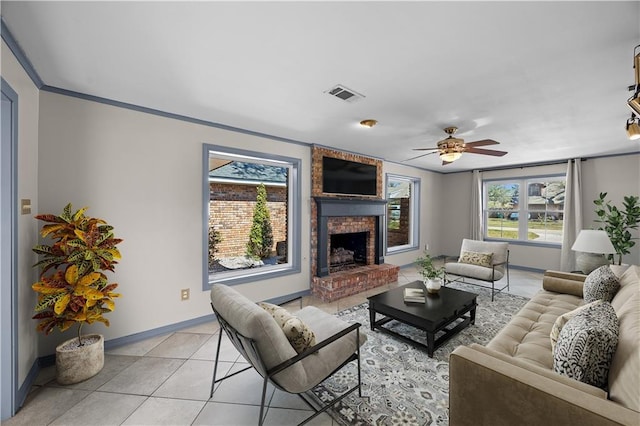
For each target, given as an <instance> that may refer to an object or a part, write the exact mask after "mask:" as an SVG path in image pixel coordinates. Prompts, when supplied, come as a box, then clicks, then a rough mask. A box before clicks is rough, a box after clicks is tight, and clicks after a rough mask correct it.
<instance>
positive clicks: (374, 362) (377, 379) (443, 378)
mask: <svg viewBox="0 0 640 426" xmlns="http://www.w3.org/2000/svg"><path fill="white" fill-rule="evenodd" d="M450 286H451V287H454V288H459V289H461V290H466V291H470V292H473V293H476V294H478V298H477V302H478V307H477V309H476V321H475V324H474V325H470V326H469V327H467V328H466V329H464V330H462V331H461V332H460V333H458V334H457V335H455V336H454V337H452V338H451V339H450V340H449V341H448V342H447V343H445V344H444V345H443V346H441V347H440V348H438V349H437V350H436V351H435V353H434V355H433V358H429V357H428V356H427V352H426V350H423V349H419V348H417V347H415V346H413V345H410V344H408V343H405V342H403V341H401V340H399V339H396V338H394V337H393V336H389V335H387V334H385V333H382V332H378V331H371V330H370V327H369V310H368V309H367V308H368V304H367V303H365V304H362V305H358V306H355V307H353V308H350V309H346V310H344V311H340V312H338V313H337V314H336V315H337V316H338V317H340V318H341V319H343V320H345V321H348V322H359V323H360V324H362V327H361V328H360V332H361V333H365V334H366V335H367V342H366V343H365V344H364V345H363V346H362V348H361V354H360V357H361V358H360V359H361V372H362V395H363V397H362V398H360V397H359V396H358V392H357V391H356V392H354V393H352V394H351V395H349V396H347V397H346V398H345V399H344V400H342V401H341V402H339V403H338V404H336V406H335V407H333V408H332V411H331V412H330V414H331V416H332V417H333V418H334V419H335V420H336V422H338V423H340V424H344V425H399V424H402V425H448V424H449V417H448V410H447V407H448V399H449V362H448V360H449V354H450V353H451V352H452V351H453V350H454V349H455V348H456V347H457V346H459V345H470V344H472V343H479V344H481V345H485V344H487V343H488V342H489V341H490V340H491V339H492V338H493V337H494V336H495V335H496V334H497V332H498V331H499V330H500V329H502V328H503V327H504V326H505V325H506V324H507V322H509V320H510V319H511V317H512V316H513V315H514V314H515V313H516V312H518V311H519V310H520V308H522V306H523V305H524V304H525V303H526V302H527V300H528V299H526V298H523V297H520V296H514V295H511V294H507V293H499V294H496V296H495V300H494V301H493V302H491V290H490V289H489V290H487V289H485V288H481V287H478V286H471V285H468V284H462V283H452V284H450ZM378 318H379V316H378ZM386 327H388V328H392V329H394V330H395V331H397V332H399V333H401V334H402V335H407V336H409V337H411V338H412V339H416V340H419V341H423V342H424V343H425V344H426V336H425V335H424V332H422V331H420V330H418V329H415V328H413V327H411V326H407V325H404V324H401V323H399V322H397V321H392V322H390V323H388V324H386ZM356 380H357V368H356V366H355V363H351V364H350V365H349V366H347V367H345V368H343V369H342V370H341V371H339V372H338V373H336V374H335V375H334V376H333V377H332V378H330V379H329V380H326V381H325V382H323V383H322V384H321V385H319V386H317V387H316V388H314V389H313V396H314V397H315V398H318V399H319V400H321V401H325V402H326V401H330V400H332V399H333V398H335V397H336V396H338V395H340V394H342V393H343V392H344V391H345V390H346V389H348V388H349V387H350V386H353V383H354V382H355V381H356Z"/></svg>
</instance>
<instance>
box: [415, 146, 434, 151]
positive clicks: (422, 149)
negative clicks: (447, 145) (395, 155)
mask: <svg viewBox="0 0 640 426" xmlns="http://www.w3.org/2000/svg"><path fill="white" fill-rule="evenodd" d="M430 149H438V147H437V146H434V147H431V148H413V150H414V151H429V150H430Z"/></svg>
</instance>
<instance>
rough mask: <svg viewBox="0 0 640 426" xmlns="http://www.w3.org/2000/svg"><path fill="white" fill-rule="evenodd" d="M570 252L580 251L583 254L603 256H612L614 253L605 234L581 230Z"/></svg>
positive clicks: (598, 231)
mask: <svg viewBox="0 0 640 426" xmlns="http://www.w3.org/2000/svg"><path fill="white" fill-rule="evenodd" d="M571 250H574V251H581V252H583V253H603V254H613V253H615V252H616V249H615V248H614V247H613V244H611V240H610V239H609V236H608V235H607V233H606V232H604V231H600V230H591V229H583V230H582V231H580V233H579V234H578V238H576V242H575V243H573V246H572V247H571Z"/></svg>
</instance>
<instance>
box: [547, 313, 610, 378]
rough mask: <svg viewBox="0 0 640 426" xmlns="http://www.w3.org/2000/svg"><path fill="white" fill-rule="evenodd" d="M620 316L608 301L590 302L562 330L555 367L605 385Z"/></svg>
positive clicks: (554, 352) (556, 349)
mask: <svg viewBox="0 0 640 426" xmlns="http://www.w3.org/2000/svg"><path fill="white" fill-rule="evenodd" d="M619 326H620V324H619V322H618V317H617V316H616V313H615V311H614V310H613V307H612V306H611V304H610V303H609V302H602V303H598V304H594V305H592V306H589V307H588V308H586V309H583V310H582V311H581V312H579V313H578V314H576V316H574V317H573V318H571V319H570V320H569V321H567V323H566V324H565V326H564V327H563V328H562V330H561V331H560V335H559V336H558V342H557V343H556V347H555V349H554V351H553V370H554V371H555V372H556V373H559V374H563V375H565V376H568V377H571V378H573V379H576V380H579V381H581V382H584V383H588V384H590V385H593V386H597V387H599V388H605V387H606V385H607V378H608V376H609V366H610V365H611V359H612V358H613V355H614V353H615V352H616V347H617V345H618V329H619Z"/></svg>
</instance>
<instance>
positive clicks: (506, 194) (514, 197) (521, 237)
mask: <svg viewBox="0 0 640 426" xmlns="http://www.w3.org/2000/svg"><path fill="white" fill-rule="evenodd" d="M565 183H566V179H565V176H548V177H538V178H520V179H508V180H486V181H484V196H483V199H484V224H485V229H484V236H485V238H488V239H501V240H518V241H528V242H534V243H543V244H561V243H562V229H563V225H564V221H563V219H564V191H565Z"/></svg>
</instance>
